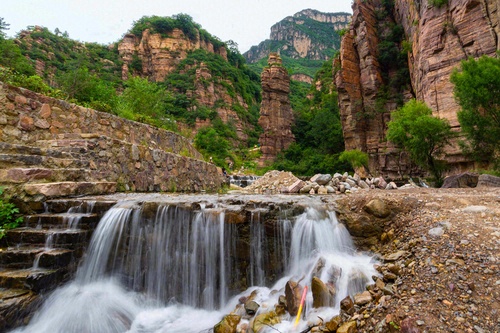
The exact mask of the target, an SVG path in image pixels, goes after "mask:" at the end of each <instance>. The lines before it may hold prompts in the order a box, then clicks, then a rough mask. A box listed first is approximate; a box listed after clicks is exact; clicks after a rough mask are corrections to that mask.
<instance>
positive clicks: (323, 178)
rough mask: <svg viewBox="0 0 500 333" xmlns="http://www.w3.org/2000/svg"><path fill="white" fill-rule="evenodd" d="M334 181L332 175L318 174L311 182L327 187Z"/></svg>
mask: <svg viewBox="0 0 500 333" xmlns="http://www.w3.org/2000/svg"><path fill="white" fill-rule="evenodd" d="M330 180H332V175H330V174H320V173H318V174H316V175H314V176H313V177H312V178H311V179H310V181H311V182H313V183H318V184H319V185H326V184H328V183H329V182H330Z"/></svg>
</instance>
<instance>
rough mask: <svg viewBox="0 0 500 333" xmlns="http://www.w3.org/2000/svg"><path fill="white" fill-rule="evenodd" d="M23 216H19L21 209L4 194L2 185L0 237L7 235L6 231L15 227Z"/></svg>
mask: <svg viewBox="0 0 500 333" xmlns="http://www.w3.org/2000/svg"><path fill="white" fill-rule="evenodd" d="M22 221H23V218H22V217H20V216H19V209H18V208H17V207H16V206H15V205H14V204H13V203H11V202H9V199H8V198H7V197H6V196H5V195H4V193H3V188H1V187H0V238H2V237H3V236H5V232H6V231H7V230H9V229H14V228H16V227H17V226H19V224H21V222H22Z"/></svg>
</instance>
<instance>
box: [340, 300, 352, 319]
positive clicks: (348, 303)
mask: <svg viewBox="0 0 500 333" xmlns="http://www.w3.org/2000/svg"><path fill="white" fill-rule="evenodd" d="M340 310H341V311H343V312H345V313H347V314H349V315H352V314H353V313H354V302H353V301H352V298H351V297H350V296H346V297H345V298H344V299H343V300H341V301H340Z"/></svg>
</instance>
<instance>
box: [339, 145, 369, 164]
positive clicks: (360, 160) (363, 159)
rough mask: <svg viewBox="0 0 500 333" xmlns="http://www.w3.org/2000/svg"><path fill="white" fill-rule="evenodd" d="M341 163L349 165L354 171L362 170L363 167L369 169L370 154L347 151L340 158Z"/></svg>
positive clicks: (356, 150) (355, 150)
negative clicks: (356, 169)
mask: <svg viewBox="0 0 500 333" xmlns="http://www.w3.org/2000/svg"><path fill="white" fill-rule="evenodd" d="M339 160H340V161H341V162H347V163H349V164H350V165H351V166H352V168H353V169H355V168H360V167H362V166H364V167H366V168H368V154H367V153H365V152H362V151H361V150H358V149H354V150H346V151H344V152H342V153H341V154H340V156H339Z"/></svg>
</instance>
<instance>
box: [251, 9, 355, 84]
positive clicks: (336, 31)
mask: <svg viewBox="0 0 500 333" xmlns="http://www.w3.org/2000/svg"><path fill="white" fill-rule="evenodd" d="M315 15H320V16H321V15H324V16H328V17H332V18H335V19H337V20H338V22H337V23H332V22H322V21H320V20H318V19H316V18H315ZM348 17H350V14H347V13H333V14H332V13H320V12H317V11H312V10H304V11H301V12H299V13H297V14H295V15H294V16H289V17H287V18H285V19H283V20H281V21H280V22H278V23H276V24H275V25H274V26H273V27H272V28H271V38H270V39H267V40H265V41H263V42H261V43H260V44H259V45H257V46H252V47H251V48H250V50H248V51H247V52H245V53H244V54H243V55H244V57H245V59H246V60H247V62H248V63H249V64H250V65H249V66H250V68H252V69H253V70H254V71H255V72H256V73H259V74H260V73H261V72H262V69H263V68H264V67H265V66H266V65H267V57H268V56H269V54H270V53H271V52H278V53H279V54H280V56H281V58H282V59H283V65H284V66H285V67H286V68H287V70H288V72H289V73H290V74H291V75H294V74H304V75H307V76H309V77H311V78H313V77H314V75H315V74H316V72H317V71H318V70H319V69H320V68H321V65H322V64H323V62H324V61H325V60H327V59H330V58H332V57H333V56H334V54H335V53H336V52H338V50H339V49H340V31H341V30H342V29H344V28H346V27H347V26H348ZM341 20H343V21H344V22H341ZM301 43H302V44H304V45H303V46H298V45H299V44H301ZM299 49H300V50H299Z"/></svg>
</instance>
